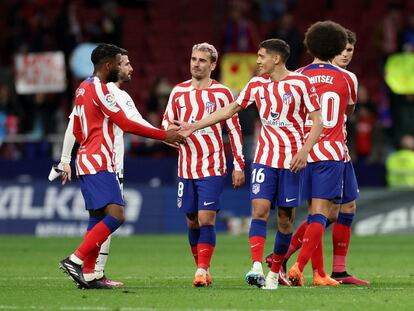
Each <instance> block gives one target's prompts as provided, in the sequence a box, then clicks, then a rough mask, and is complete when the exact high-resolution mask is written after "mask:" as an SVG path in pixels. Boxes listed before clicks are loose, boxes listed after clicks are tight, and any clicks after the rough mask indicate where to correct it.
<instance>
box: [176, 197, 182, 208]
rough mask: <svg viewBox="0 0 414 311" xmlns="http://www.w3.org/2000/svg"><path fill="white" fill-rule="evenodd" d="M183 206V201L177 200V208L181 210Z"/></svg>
mask: <svg viewBox="0 0 414 311" xmlns="http://www.w3.org/2000/svg"><path fill="white" fill-rule="evenodd" d="M181 206H183V199H181V198H178V199H177V207H178V208H181Z"/></svg>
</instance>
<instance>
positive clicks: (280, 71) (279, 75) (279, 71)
mask: <svg viewBox="0 0 414 311" xmlns="http://www.w3.org/2000/svg"><path fill="white" fill-rule="evenodd" d="M289 72H290V71H289V70H287V69H286V67H282V68H275V70H274V71H273V72H272V73H271V74H270V78H271V79H272V80H273V81H280V80H283V79H284V78H286V77H287V76H288V75H289Z"/></svg>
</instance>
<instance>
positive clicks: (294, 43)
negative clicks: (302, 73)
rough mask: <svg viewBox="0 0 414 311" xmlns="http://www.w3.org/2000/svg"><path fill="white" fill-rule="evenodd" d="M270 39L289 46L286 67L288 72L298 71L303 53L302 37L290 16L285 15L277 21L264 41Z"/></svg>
mask: <svg viewBox="0 0 414 311" xmlns="http://www.w3.org/2000/svg"><path fill="white" fill-rule="evenodd" d="M271 38H278V39H282V40H284V41H286V43H287V44H289V46H290V56H289V59H288V61H287V63H286V67H287V69H289V70H296V69H298V68H299V64H300V58H301V56H302V52H303V36H302V34H301V33H300V32H299V30H298V29H297V28H296V26H295V24H294V19H293V15H292V14H290V13H285V14H283V15H282V16H281V17H280V18H279V19H277V21H276V23H275V25H274V27H273V29H272V30H271V31H270V32H269V34H268V35H267V36H266V39H271Z"/></svg>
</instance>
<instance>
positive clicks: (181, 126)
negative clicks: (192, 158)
mask: <svg viewBox="0 0 414 311" xmlns="http://www.w3.org/2000/svg"><path fill="white" fill-rule="evenodd" d="M194 130H195V128H194V126H192V124H189V123H187V122H183V121H178V120H174V123H172V124H170V125H169V126H168V129H167V131H166V136H165V140H164V142H165V143H166V144H167V145H169V146H171V147H174V148H178V146H179V145H180V144H184V143H185V142H186V138H187V137H188V136H190V135H191V134H192V133H193V132H194Z"/></svg>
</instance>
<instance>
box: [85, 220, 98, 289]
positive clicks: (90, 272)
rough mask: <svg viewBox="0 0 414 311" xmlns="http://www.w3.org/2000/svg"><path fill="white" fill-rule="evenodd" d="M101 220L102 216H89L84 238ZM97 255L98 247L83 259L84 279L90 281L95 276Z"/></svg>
mask: <svg viewBox="0 0 414 311" xmlns="http://www.w3.org/2000/svg"><path fill="white" fill-rule="evenodd" d="M101 220H102V218H96V217H89V222H88V228H87V229H86V233H85V237H84V240H85V239H86V238H87V236H88V235H89V233H90V232H91V230H92V229H93V228H94V227H95V226H96V225H97V224H98V223H99V222H100V221H101ZM98 255H99V248H96V250H94V251H93V252H91V253H90V254H89V255H87V256H86V257H85V260H84V261H83V267H82V272H83V275H84V277H85V280H86V281H92V280H93V279H94V278H95V263H96V258H97V257H98Z"/></svg>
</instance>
